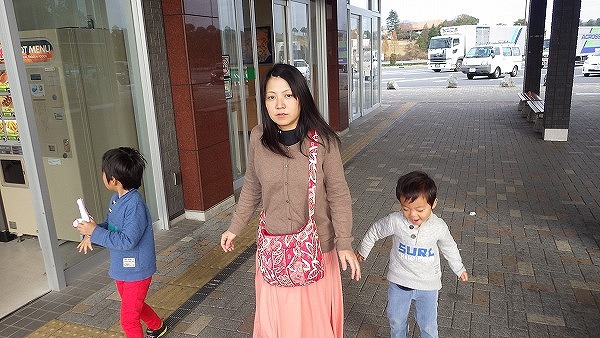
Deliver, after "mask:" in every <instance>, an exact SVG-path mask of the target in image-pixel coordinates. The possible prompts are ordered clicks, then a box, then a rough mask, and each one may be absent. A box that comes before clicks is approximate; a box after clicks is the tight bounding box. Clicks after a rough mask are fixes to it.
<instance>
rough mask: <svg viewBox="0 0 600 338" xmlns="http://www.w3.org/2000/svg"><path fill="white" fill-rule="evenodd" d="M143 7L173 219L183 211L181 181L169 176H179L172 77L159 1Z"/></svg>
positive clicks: (168, 198) (151, 1)
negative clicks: (167, 59)
mask: <svg viewBox="0 0 600 338" xmlns="http://www.w3.org/2000/svg"><path fill="white" fill-rule="evenodd" d="M142 7H143V10H144V24H145V26H146V42H147V43H148V54H149V55H148V56H149V62H150V73H151V76H152V85H153V88H152V92H153V94H154V103H155V107H154V110H155V111H156V121H157V125H158V126H157V127H158V138H159V144H160V151H161V161H162V163H161V164H162V172H163V177H164V178H165V182H164V183H165V197H166V200H167V209H168V212H169V220H172V219H174V218H176V217H177V216H179V215H181V214H182V213H183V212H184V205H183V188H182V186H181V182H174V181H173V179H172V177H173V174H175V175H177V177H181V168H180V166H179V161H173V159H174V158H179V153H178V150H177V142H176V141H175V135H176V131H175V118H174V116H173V95H172V94H171V80H170V78H169V67H168V64H167V62H165V60H166V54H167V45H166V41H165V30H164V26H163V13H162V10H161V8H162V4H161V0H147V1H143V2H142ZM177 181H180V180H177ZM174 183H177V184H174Z"/></svg>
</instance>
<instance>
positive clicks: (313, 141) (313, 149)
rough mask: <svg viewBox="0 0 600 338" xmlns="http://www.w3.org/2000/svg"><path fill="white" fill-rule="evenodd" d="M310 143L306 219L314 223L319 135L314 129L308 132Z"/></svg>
mask: <svg viewBox="0 0 600 338" xmlns="http://www.w3.org/2000/svg"><path fill="white" fill-rule="evenodd" d="M308 136H309V138H310V145H309V147H308V219H309V221H310V222H312V223H313V224H315V201H316V198H315V196H316V190H317V149H318V148H319V143H318V141H319V135H318V134H317V131H316V130H314V129H313V130H311V131H310V132H309V133H308Z"/></svg>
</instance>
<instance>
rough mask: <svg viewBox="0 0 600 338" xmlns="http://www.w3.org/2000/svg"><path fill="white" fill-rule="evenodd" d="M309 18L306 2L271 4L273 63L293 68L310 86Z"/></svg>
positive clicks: (296, 0)
mask: <svg viewBox="0 0 600 338" xmlns="http://www.w3.org/2000/svg"><path fill="white" fill-rule="evenodd" d="M309 18H310V11H309V2H308V1H305V0H295V1H287V2H286V1H275V2H274V3H273V30H274V32H275V51H276V53H275V62H282V63H288V64H291V65H293V66H295V67H296V68H298V70H299V71H300V72H301V73H302V75H304V77H305V78H306V80H307V81H308V83H309V86H311V80H312V78H313V76H312V75H313V74H312V73H313V67H312V50H311V48H310V38H311V29H310V19H309Z"/></svg>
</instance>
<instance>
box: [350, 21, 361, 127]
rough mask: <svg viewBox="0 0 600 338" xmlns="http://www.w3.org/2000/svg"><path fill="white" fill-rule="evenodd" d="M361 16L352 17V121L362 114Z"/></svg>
mask: <svg viewBox="0 0 600 338" xmlns="http://www.w3.org/2000/svg"><path fill="white" fill-rule="evenodd" d="M360 36H361V34H360V16H358V15H354V14H351V15H350V44H349V45H350V46H351V48H352V49H351V53H350V58H351V60H350V63H351V65H352V66H351V68H352V70H351V71H350V113H351V114H350V121H353V120H355V119H357V118H359V117H360V116H362V115H361V113H362V104H361V98H362V92H363V79H362V77H361V76H360V74H362V72H363V70H362V64H361V62H360V52H359V51H360V50H361V49H362V41H361V39H360Z"/></svg>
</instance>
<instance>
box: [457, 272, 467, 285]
mask: <svg viewBox="0 0 600 338" xmlns="http://www.w3.org/2000/svg"><path fill="white" fill-rule="evenodd" d="M458 279H460V281H461V282H468V281H469V274H468V273H467V272H466V271H465V272H463V273H461V274H460V276H458Z"/></svg>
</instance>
